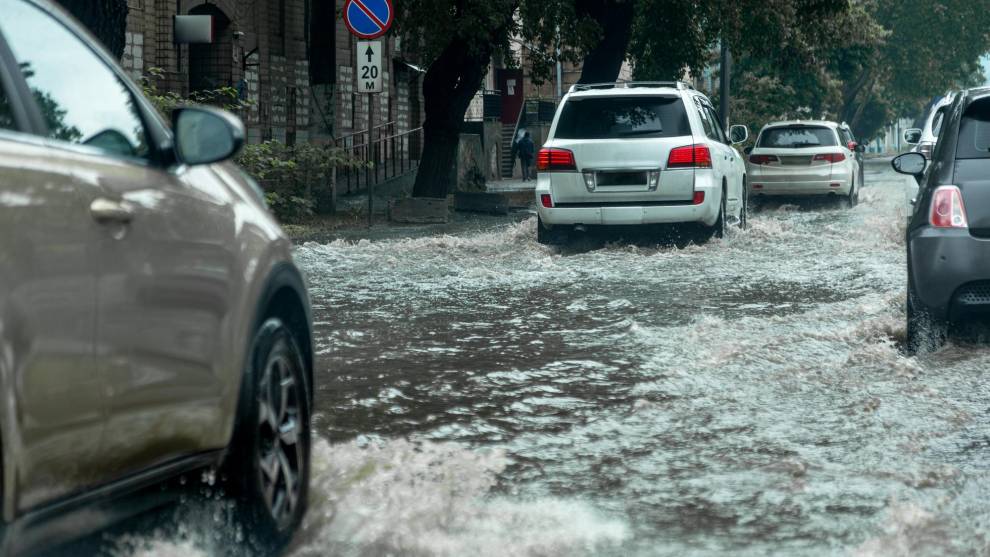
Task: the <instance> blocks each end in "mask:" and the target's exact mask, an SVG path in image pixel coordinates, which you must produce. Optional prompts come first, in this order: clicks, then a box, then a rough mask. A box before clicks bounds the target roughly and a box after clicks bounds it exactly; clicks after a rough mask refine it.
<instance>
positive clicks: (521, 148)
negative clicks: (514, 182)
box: [517, 132, 536, 182]
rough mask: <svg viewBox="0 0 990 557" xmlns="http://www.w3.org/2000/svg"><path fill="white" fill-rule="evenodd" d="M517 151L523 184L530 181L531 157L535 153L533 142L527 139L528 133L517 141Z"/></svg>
mask: <svg viewBox="0 0 990 557" xmlns="http://www.w3.org/2000/svg"><path fill="white" fill-rule="evenodd" d="M517 150H518V152H519V164H520V165H521V166H522V178H523V182H525V181H527V180H531V179H532V178H533V176H532V171H531V170H530V168H532V166H533V155H534V154H535V153H536V145H534V144H533V140H532V139H531V138H530V137H529V132H526V133H525V134H523V136H522V139H520V140H519V145H518V146H517Z"/></svg>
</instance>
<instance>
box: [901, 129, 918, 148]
mask: <svg viewBox="0 0 990 557" xmlns="http://www.w3.org/2000/svg"><path fill="white" fill-rule="evenodd" d="M903 135H904V143H907V144H908V145H917V144H918V142H919V141H921V128H908V129H906V130H904V134H903Z"/></svg>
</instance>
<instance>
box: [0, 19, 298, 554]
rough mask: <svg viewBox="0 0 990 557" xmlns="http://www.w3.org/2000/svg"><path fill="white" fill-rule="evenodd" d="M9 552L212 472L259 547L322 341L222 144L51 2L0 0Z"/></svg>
mask: <svg viewBox="0 0 990 557" xmlns="http://www.w3.org/2000/svg"><path fill="white" fill-rule="evenodd" d="M0 13H2V14H3V16H2V17H0V394H2V396H0V445H2V448H0V452H2V455H3V461H2V463H3V468H2V477H0V488H2V496H0V501H2V523H3V524H2V526H0V536H2V538H0V553H2V554H4V555H10V554H22V553H26V552H33V551H36V550H40V549H42V548H45V547H48V546H51V545H53V544H57V543H61V542H65V541H67V540H69V539H73V538H74V537H77V536H81V535H84V534H88V533H89V532H91V531H93V530H96V529H99V528H101V527H104V526H107V525H108V524H109V523H111V522H114V521H117V520H119V519H121V518H123V517H125V516H128V515H131V514H133V513H137V512H141V511H144V510H147V508H148V507H150V506H154V505H157V504H160V503H161V501H162V495H163V493H165V492H163V491H162V490H161V489H160V488H159V485H160V484H161V483H162V482H166V481H167V480H170V479H173V478H176V477H178V476H180V475H185V474H190V473H192V474H193V476H192V477H194V478H198V477H200V472H199V471H201V470H204V469H211V468H212V469H217V470H220V471H221V472H222V473H221V474H220V475H219V476H220V477H221V478H226V480H225V487H224V489H225V491H226V492H228V493H229V494H230V495H231V497H232V499H233V501H234V502H235V504H234V507H235V508H236V509H237V511H238V513H237V514H238V516H239V517H240V518H241V519H242V520H243V521H244V531H245V532H246V533H247V535H248V537H249V539H251V540H253V541H254V542H256V545H254V547H257V548H260V549H261V551H262V552H263V553H266V554H270V553H272V552H274V551H275V550H277V549H278V548H280V547H282V546H283V545H285V544H286V543H287V542H288V540H289V538H290V537H291V535H292V533H293V531H294V530H295V529H296V527H297V526H298V525H299V524H300V521H301V519H302V516H303V513H304V511H305V508H306V497H307V489H308V481H309V445H310V429H309V416H310V408H311V405H312V392H313V391H312V384H313V377H312V369H313V350H312V341H311V333H310V331H311V324H310V323H311V318H310V305H309V301H308V297H307V293H306V289H305V287H304V284H303V279H302V276H301V274H300V272H299V270H298V269H297V268H296V266H295V265H294V264H293V261H292V255H291V252H290V248H291V246H290V242H289V240H288V239H287V238H286V236H285V234H283V232H282V231H281V230H280V228H279V226H278V224H277V223H276V222H275V220H274V219H273V218H272V216H271V215H270V214H269V212H268V211H267V210H266V207H265V204H264V201H263V199H262V196H261V192H260V190H259V189H258V188H257V186H256V185H255V184H253V182H252V181H251V180H250V179H249V178H248V177H247V176H246V175H245V174H244V173H243V172H242V171H241V170H239V168H238V167H237V166H235V165H234V164H232V163H230V162H224V161H226V160H227V159H230V158H231V157H232V156H233V155H234V154H235V153H236V152H237V151H238V149H239V148H240V147H241V145H242V144H243V142H244V128H243V126H242V125H241V123H240V121H239V120H238V119H237V118H235V117H234V116H232V115H230V114H227V113H224V112H222V111H219V110H214V109H211V108H184V109H180V110H177V111H176V112H175V113H174V114H173V117H172V125H171V127H170V126H168V125H166V123H165V122H164V121H163V120H162V119H161V117H160V116H159V115H158V113H157V112H156V111H155V109H154V108H153V107H152V106H151V104H149V102H148V101H147V100H146V99H145V98H144V97H143V96H142V95H141V93H140V90H139V88H138V87H137V86H136V85H135V84H134V83H133V82H132V81H131V80H130V79H128V78H127V77H126V76H125V74H124V72H123V71H122V70H121V69H120V68H119V67H118V66H117V65H116V63H115V62H114V61H113V60H112V59H111V57H110V56H109V55H108V54H106V53H105V52H104V51H103V50H102V49H101V48H100V47H98V46H97V45H96V42H95V40H94V39H93V38H92V37H90V36H89V35H88V34H87V33H86V32H85V31H84V30H83V29H82V28H81V27H80V26H79V25H77V24H76V23H75V22H74V21H72V20H71V18H69V17H68V16H66V15H65V14H64V13H63V12H62V11H60V10H59V9H58V8H57V7H56V6H55V5H54V4H53V3H51V2H48V1H47V0H0Z"/></svg>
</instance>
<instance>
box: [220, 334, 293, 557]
mask: <svg viewBox="0 0 990 557" xmlns="http://www.w3.org/2000/svg"><path fill="white" fill-rule="evenodd" d="M249 366H250V369H249V370H248V371H249V375H248V376H246V377H245V382H244V388H243V392H242V393H241V401H240V410H241V414H240V416H239V421H238V427H237V431H236V432H235V436H234V440H233V443H232V447H231V453H230V456H229V458H228V461H227V463H228V465H227V473H228V475H229V478H228V479H229V480H230V482H231V485H232V487H233V489H234V491H235V495H236V497H237V503H238V509H239V511H240V512H239V515H240V517H241V520H242V522H243V523H244V524H243V526H244V529H245V533H246V538H247V541H248V545H249V546H250V549H253V550H255V551H257V552H258V553H259V554H263V555H267V554H271V553H275V552H278V551H280V550H281V549H282V548H283V547H285V545H287V544H288V543H289V541H290V540H291V538H292V535H293V533H294V532H295V530H296V529H297V528H298V527H299V524H300V523H301V522H302V518H303V514H304V513H305V510H306V499H307V494H308V491H309V453H310V426H309V418H310V409H309V400H310V397H309V393H308V392H307V384H306V379H305V372H304V370H305V367H304V364H303V358H302V353H301V351H300V350H299V345H298V343H297V342H296V341H295V338H294V337H293V335H292V333H291V331H290V330H289V329H288V328H287V327H286V326H285V325H284V324H283V323H282V322H281V321H280V320H279V319H269V320H267V321H265V323H264V324H263V325H262V326H261V327H260V328H259V330H258V333H257V334H256V335H255V338H254V343H253V345H252V349H251V360H250V362H249Z"/></svg>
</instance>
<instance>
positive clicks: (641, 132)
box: [619, 129, 663, 137]
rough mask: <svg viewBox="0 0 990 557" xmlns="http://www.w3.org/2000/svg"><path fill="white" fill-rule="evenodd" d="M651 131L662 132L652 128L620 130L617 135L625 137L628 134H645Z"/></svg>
mask: <svg viewBox="0 0 990 557" xmlns="http://www.w3.org/2000/svg"><path fill="white" fill-rule="evenodd" d="M651 133H663V130H662V129H661V130H658V129H652V130H630V131H627V132H620V133H619V137H626V136H629V135H647V134H651Z"/></svg>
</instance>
